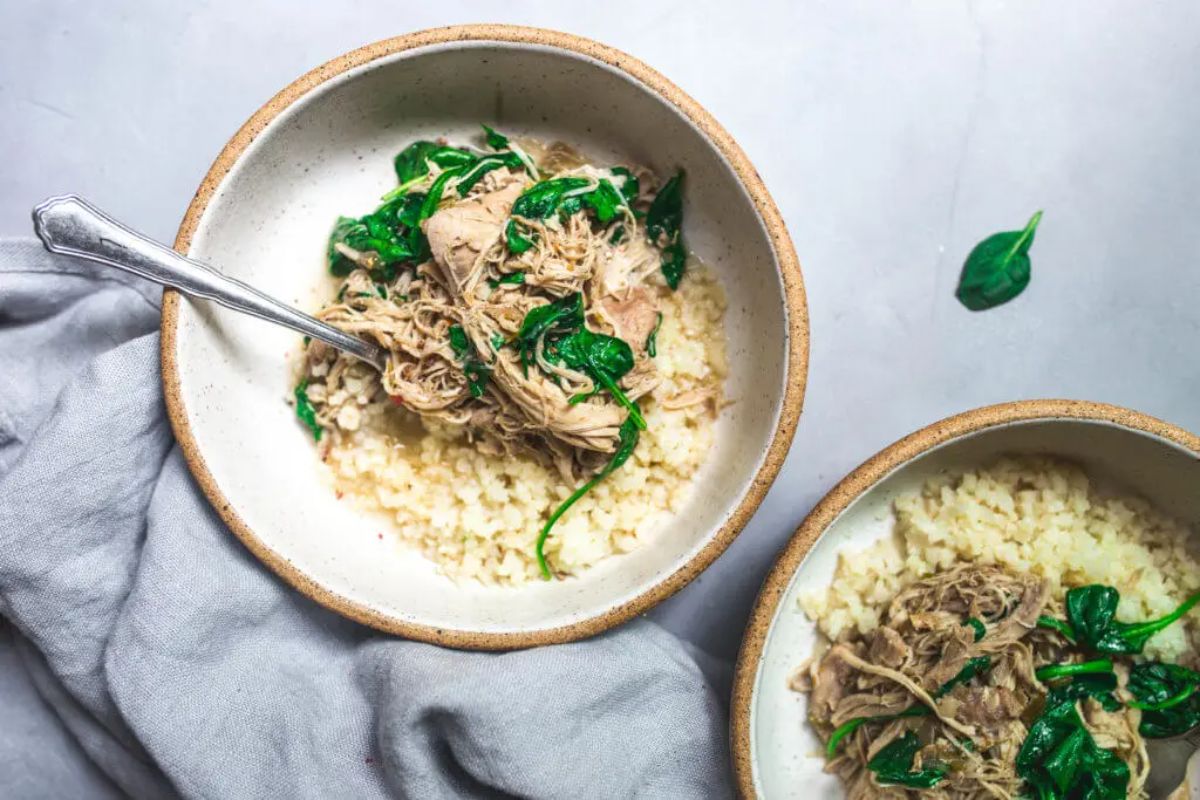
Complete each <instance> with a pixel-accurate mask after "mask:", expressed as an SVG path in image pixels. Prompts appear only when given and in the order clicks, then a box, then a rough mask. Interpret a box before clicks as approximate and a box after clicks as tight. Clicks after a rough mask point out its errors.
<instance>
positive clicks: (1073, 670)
mask: <svg viewBox="0 0 1200 800" xmlns="http://www.w3.org/2000/svg"><path fill="white" fill-rule="evenodd" d="M1112 671H1113V665H1112V661H1109V660H1108V659H1107V658H1100V659H1097V660H1095V661H1085V662H1084V663H1082V664H1051V665H1050V666H1047V667H1042V668H1041V669H1039V670H1037V671H1036V672H1035V673H1034V674H1035V675H1037V679H1038V680H1039V681H1043V682H1044V681H1052V680H1054V679H1055V678H1069V677H1072V676H1075V675H1095V674H1098V673H1109V672H1112Z"/></svg>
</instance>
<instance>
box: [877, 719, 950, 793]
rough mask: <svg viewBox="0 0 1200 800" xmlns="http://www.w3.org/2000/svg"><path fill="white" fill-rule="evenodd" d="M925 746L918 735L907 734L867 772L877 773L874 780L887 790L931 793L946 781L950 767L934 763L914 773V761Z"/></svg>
mask: <svg viewBox="0 0 1200 800" xmlns="http://www.w3.org/2000/svg"><path fill="white" fill-rule="evenodd" d="M922 746H923V745H922V744H921V739H920V737H919V736H917V734H916V732H914V731H907V732H906V733H905V734H904V735H903V736H901V737H900V738H898V739H896V740H895V741H894V742H892V743H891V744H889V745H888V746H887V747H884V748H883V749H882V750H880V751H879V752H878V753H877V754H876V755H875V757H874V758H872V759H871V760H870V761H869V762H867V768H868V769H870V770H871V771H872V772H874V773H875V779H876V780H877V781H879V783H880V784H882V785H884V786H907V787H909V788H911V789H930V788H932V787H934V786H936V785H937V784H938V782H940V781H941V780H942V778H945V777H946V773H947V771H948V767H946V766H945V765H944V764H937V763H932V764H926V765H925V766H923V767H922V768H921V769H919V770H917V771H915V772H914V771H913V759H914V758H916V755H917V753H918V751H920V749H921V747H922Z"/></svg>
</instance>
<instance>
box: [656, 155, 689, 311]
mask: <svg viewBox="0 0 1200 800" xmlns="http://www.w3.org/2000/svg"><path fill="white" fill-rule="evenodd" d="M682 228H683V171H682V170H681V171H680V172H679V173H677V174H676V175H675V177H673V178H671V179H670V180H669V181H667V182H666V183H665V184H663V187H662V188H661V189H659V190H658V194H656V195H655V196H654V200H653V201H652V202H651V203H650V210H649V211H648V212H647V213H646V235H647V236H649V237H650V241H651V243H653V244H655V245H657V246H658V247H660V248H662V252H663V258H662V274H663V278H664V279H666V281H667V285H668V286H670V287H671V288H672V289H678V288H679V281H680V280H682V279H683V270H684V266H685V265H686V262H687V249H686V248H685V247H684V244H683V232H682Z"/></svg>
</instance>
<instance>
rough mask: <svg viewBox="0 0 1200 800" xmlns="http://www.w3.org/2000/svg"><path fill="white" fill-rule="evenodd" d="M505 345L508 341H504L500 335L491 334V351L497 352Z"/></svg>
mask: <svg viewBox="0 0 1200 800" xmlns="http://www.w3.org/2000/svg"><path fill="white" fill-rule="evenodd" d="M507 343H508V340H507V339H505V338H504V337H503V336H502V335H500V334H498V333H493V334H492V349H493V350H499V349H500V348H501V347H504V345H506V344H507Z"/></svg>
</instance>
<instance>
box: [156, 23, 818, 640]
mask: <svg viewBox="0 0 1200 800" xmlns="http://www.w3.org/2000/svg"><path fill="white" fill-rule="evenodd" d="M460 42H461V43H483V42H498V43H503V44H516V45H526V46H535V47H546V48H551V49H556V50H560V51H565V52H566V53H567V54H568V55H571V56H577V57H578V56H583V57H584V58H590V59H593V60H596V61H599V62H602V64H604V65H607V66H608V67H610V68H612V69H614V70H616V71H618V72H620V73H623V74H624V75H625V76H626V77H628V78H631V79H632V80H633V81H634V82H636V83H638V84H639V85H641V87H642V88H643V89H645V90H647V91H649V92H651V93H653V94H655V95H657V96H658V97H659V98H660V99H661V100H663V101H665V102H666V103H668V104H669V105H671V106H673V107H674V108H675V109H676V110H677V111H678V112H680V113H681V114H682V115H683V116H684V117H685V118H686V119H687V120H688V121H689V122H690V123H691V124H693V125H695V126H696V127H697V128H698V129H699V130H700V132H701V133H702V134H703V135H704V136H705V138H707V139H708V141H709V142H710V143H711V144H712V145H713V146H714V147H715V148H716V149H717V151H718V152H719V154H720V155H721V156H722V157H723V158H724V159H725V160H726V162H727V163H728V164H729V165H730V166H731V167H732V169H733V171H734V174H735V176H736V177H737V179H738V181H739V182H740V183H741V185H742V186H743V188H744V189H745V191H746V192H747V194H748V195H749V197H750V199H751V201H752V202H753V204H754V206H755V211H756V213H757V215H758V217H759V219H760V220H762V223H763V225H764V227H765V229H766V232H767V234H768V238H769V240H770V244H771V248H772V253H773V256H774V259H775V262H776V265H777V269H778V271H779V274H780V277H781V279H782V282H783V294H784V304H785V312H786V316H787V331H788V348H787V353H786V355H787V374H786V380H785V383H784V394H783V398H782V401H781V403H780V408H779V416H778V421H777V422H776V424H775V430H774V432H773V434H772V438H771V441H770V444H769V445H768V447H767V450H766V453H765V455H764V457H763V460H762V463H761V465H760V466H759V468H758V470H757V471H756V473H755V474H754V476H753V479H752V480H751V482H750V485H749V488H748V489H747V490H746V492H745V494H744V495H743V496H742V498H741V499H740V501H739V502H738V504H737V505H736V507H734V509H733V510H732V512H731V513H730V514H729V515H728V517H727V518H726V520H725V522H724V523H723V524H722V525H721V527H720V528H719V529H718V530H717V531H716V533H715V534H714V535H713V536H712V538H711V539H710V540H709V541H708V543H707V544H706V545H705V546H704V547H702V548H701V549H700V550H699V551H697V552H696V553H695V554H694V555H693V556H692V557H691V558H690V559H688V560H687V561H686V562H685V563H683V564H682V565H680V566H679V567H677V568H676V569H675V570H674V571H673V572H671V573H669V574H667V575H664V576H662V577H661V578H659V579H658V580H656V581H654V582H653V583H651V584H649V585H648V586H646V587H645V588H643V589H642V590H641V591H640V592H639V593H638V594H637V595H636V596H635V597H633V598H632V599H630V600H628V601H626V602H624V603H622V604H620V605H617V606H614V607H612V608H608V609H606V610H604V611H603V612H601V613H599V614H596V615H594V616H591V617H588V618H586V619H580V620H577V621H575V622H573V623H571V624H568V625H562V626H558V627H554V628H543V629H536V630H528V631H509V632H502V633H497V632H487V631H471V630H466V629H453V630H449V629H445V628H438V627H435V626H432V625H424V624H420V623H415V622H409V621H406V620H403V619H400V618H398V617H394V616H391V615H389V614H386V613H383V612H380V611H378V610H376V609H373V608H370V607H369V606H367V605H365V604H363V603H359V602H356V601H353V600H351V599H349V598H346V597H343V596H342V595H340V594H338V593H336V592H333V591H331V590H329V589H327V588H325V587H324V586H322V585H321V584H320V583H318V582H317V581H316V580H314V579H313V578H311V577H310V576H308V575H307V574H305V573H303V572H302V571H300V570H299V569H297V568H296V567H295V566H294V565H293V564H292V563H291V562H290V561H289V560H288V559H287V558H286V557H284V556H283V555H282V554H280V553H277V552H276V551H274V550H272V549H271V548H269V547H267V546H266V544H265V543H264V542H263V541H262V540H261V539H259V538H258V537H257V536H256V535H255V533H254V531H253V530H251V528H250V526H249V525H247V524H246V522H245V521H244V520H243V519H242V518H241V517H240V516H239V514H238V512H237V510H236V509H235V508H234V506H233V504H232V503H231V502H230V500H229V499H228V498H227V497H226V495H225V493H224V491H223V490H222V489H221V487H220V486H219V485H218V483H217V481H216V479H215V478H214V476H213V474H212V472H211V471H210V470H209V468H208V466H207V464H206V463H205V460H204V456H203V454H202V453H201V452H200V448H199V445H198V443H197V441H196V438H195V436H194V435H193V433H192V430H191V428H190V426H189V423H188V414H187V409H186V407H185V405H184V400H183V396H182V393H181V389H180V381H179V368H178V364H177V362H176V332H177V327H178V322H179V317H178V314H179V300H180V296H179V294H178V293H177V292H175V291H172V290H167V291H166V292H165V293H164V295H163V302H162V338H161V342H160V359H161V367H162V382H163V395H164V399H165V402H166V408H167V416H168V418H169V419H170V422H171V428H172V430H173V431H174V433H175V438H176V441H178V442H179V446H180V449H181V450H182V451H183V456H184V459H185V461H186V462H187V465H188V468H189V469H190V471H191V473H192V475H193V476H194V477H195V479H196V482H197V483H198V484H199V485H200V488H201V490H202V491H203V492H204V494H205V496H206V497H207V498H208V500H209V502H210V503H211V504H212V506H213V508H214V509H216V511H217V513H218V515H220V517H221V519H222V520H223V521H224V522H225V524H226V525H228V526H229V529H230V530H231V531H233V533H234V535H235V536H237V538H238V539H239V540H240V541H241V542H242V544H243V545H245V546H246V548H247V549H248V550H250V552H251V553H253V554H254V556H255V557H256V558H258V560H259V561H261V562H262V563H263V564H265V565H266V566H267V567H268V568H269V569H270V570H271V571H272V572H274V573H275V574H276V575H278V576H279V577H280V578H282V579H283V580H284V581H285V582H286V583H288V584H289V585H291V586H292V587H293V588H294V589H296V590H297V591H299V592H300V593H301V594H303V595H305V596H307V597H308V598H310V599H312V600H314V601H315V602H317V603H319V604H320V605H322V606H324V607H326V608H328V609H330V610H332V611H335V612H337V613H339V614H341V615H343V616H345V617H348V618H350V619H353V620H355V621H357V622H360V623H362V624H364V625H367V626H370V627H372V628H375V629H378V630H380V631H384V632H386V633H392V634H398V635H400V636H404V637H407V638H409V639H416V640H419V641H423V642H429V643H431V644H438V645H443V646H448V647H456V648H462V649H473V650H499V649H511V648H522V647H532V646H537V645H546V644H559V643H564V642H570V641H575V640H577V639H582V638H586V637H589V636H594V635H596V634H598V633H601V632H603V631H605V630H608V629H609V628H612V627H614V626H616V625H619V624H621V623H623V622H625V621H627V620H629V619H631V618H632V617H634V616H635V615H637V614H641V613H643V612H645V611H647V610H649V609H650V608H651V607H652V606H654V605H656V604H658V603H660V602H661V601H663V600H665V599H666V598H668V597H670V596H671V595H673V594H675V593H676V592H677V591H679V590H680V589H682V588H683V587H684V586H686V585H687V584H688V583H689V582H691V580H692V579H693V578H695V577H696V576H697V575H699V574H700V573H701V572H703V571H704V569H706V568H707V567H708V566H709V565H710V564H711V563H712V562H713V561H714V560H715V559H716V558H717V556H719V555H720V554H721V553H722V552H724V550H725V549H726V548H727V547H728V546H729V545H730V543H732V541H733V540H734V539H735V538H736V537H737V536H738V534H739V533H741V531H742V529H743V528H744V527H745V525H746V523H747V522H748V521H749V520H750V518H751V516H753V514H754V512H755V511H756V510H757V509H758V506H759V504H760V503H761V502H762V500H763V498H764V496H765V495H766V493H767V489H768V488H770V486H771V484H772V483H773V482H774V480H775V477H776V475H778V473H779V470H780V468H781V467H782V465H783V462H784V459H785V458H786V457H787V454H788V450H789V448H790V445H791V442H792V438H793V436H794V435H795V431H796V426H797V424H798V421H799V418H800V411H801V407H802V405H803V400H804V389H805V384H806V380H807V374H808V350H809V345H808V337H809V330H808V309H807V304H806V300H805V292H804V283H803V279H802V277H801V273H800V262H799V258H798V257H797V255H796V251H795V248H794V247H793V245H792V241H791V238H790V236H789V234H788V232H787V228H786V226H785V224H784V221H783V218H782V216H781V214H780V213H779V209H778V208H777V207H776V205H775V202H774V200H773V199H772V198H771V195H770V194H769V192H768V191H767V188H766V186H765V185H764V184H763V182H762V179H761V178H760V177H759V175H758V172H757V171H756V170H755V169H754V167H753V166H752V165H751V163H750V161H749V159H748V158H747V157H746V155H745V153H744V152H743V151H742V149H741V147H740V146H738V144H737V143H736V142H735V141H734V139H733V137H732V136H730V135H729V133H727V132H726V131H725V129H724V128H723V127H722V126H721V125H720V124H719V123H718V122H717V121H716V119H715V118H714V117H713V116H712V115H711V114H710V113H709V112H708V111H706V110H705V109H704V108H703V107H702V106H701V105H700V104H699V103H697V102H696V101H695V100H693V99H692V98H691V97H690V96H688V95H687V94H685V93H684V92H683V91H682V90H680V89H679V88H678V87H677V86H675V84H673V83H672V82H671V81H669V80H668V79H667V78H665V77H664V76H663V75H661V74H660V73H659V72H657V71H656V70H654V69H652V68H651V67H649V66H647V65H646V64H644V63H643V62H642V61H640V60H639V59H636V58H634V57H633V56H630V55H628V54H626V53H624V52H622V51H620V50H617V49H615V48H612V47H609V46H607V45H604V44H601V43H599V42H595V41H592V40H590V39H585V38H583V37H580V36H575V35H573V34H568V33H561V32H558V31H551V30H545V29H541V28H531V27H524V26H516V25H490V24H489V25H455V26H449V27H443V28H432V29H428V30H422V31H416V32H413V33H408V34H404V35H401V36H397V37H394V38H390V39H384V40H382V41H378V42H373V43H371V44H367V45H364V46H363V47H359V48H357V49H355V50H352V51H350V52H348V53H345V54H343V55H340V56H337V57H336V58H333V59H332V60H330V61H327V62H326V63H324V64H322V65H321V66H318V67H316V68H315V69H312V70H310V71H309V72H307V73H305V74H304V75H302V76H301V77H299V78H297V79H296V80H295V81H293V82H292V83H291V84H289V85H288V86H287V87H285V88H284V89H282V90H281V91H280V92H279V93H278V94H276V95H275V96H274V97H272V98H271V99H270V100H268V101H267V102H266V103H265V104H264V105H263V106H262V107H261V108H259V109H258V111H256V112H255V113H254V114H253V115H252V116H251V117H250V118H249V120H247V121H246V123H245V124H243V125H242V127H241V128H240V129H239V130H238V131H237V132H236V133H235V134H234V135H233V137H232V138H231V139H230V140H229V141H228V142H227V143H226V144H225V146H224V147H223V148H222V150H221V152H220V154H219V155H218V156H217V158H216V160H215V161H214V162H213V164H212V166H211V167H210V168H209V170H208V173H207V174H206V175H205V176H204V179H203V180H202V181H201V183H200V187H199V188H198V189H197V190H196V194H195V196H194V197H193V198H192V201H191V203H190V204H189V205H188V208H187V211H186V213H185V214H184V217H183V220H182V222H181V223H180V225H179V231H178V233H177V234H176V237H175V242H174V249H175V250H176V251H178V252H179V253H182V254H186V253H187V251H188V249H189V247H190V245H191V242H192V237H193V235H194V234H195V232H196V229H197V227H198V225H199V223H200V219H201V217H202V216H203V214H204V212H205V209H206V208H207V207H208V203H209V201H210V200H211V199H212V197H213V195H214V194H215V192H216V190H217V188H218V187H219V185H220V183H221V181H222V180H223V179H224V178H225V176H226V175H227V174H228V173H229V171H230V170H231V169H232V168H233V166H234V164H235V163H236V162H237V161H238V159H239V158H240V157H241V155H242V154H243V153H244V152H245V150H246V148H247V147H248V146H249V145H250V143H251V142H253V141H254V140H255V139H256V138H257V137H258V135H259V134H261V133H262V132H263V130H264V129H265V128H266V127H267V126H268V125H269V124H270V123H271V122H272V121H273V120H274V119H275V118H276V117H277V116H279V115H280V114H281V113H282V112H283V111H284V110H286V109H287V108H288V107H290V106H291V105H292V104H293V103H294V102H296V101H297V100H299V99H300V98H302V97H304V96H305V95H307V94H308V93H309V92H310V91H312V90H314V89H316V88H317V87H319V86H321V85H322V84H324V83H325V82H327V81H329V80H331V79H333V78H336V77H338V76H340V75H342V74H343V73H345V72H347V71H348V70H351V69H354V68H357V67H360V66H363V65H365V64H369V63H371V62H373V61H376V60H379V59H382V58H386V57H389V56H393V55H396V54H398V53H403V52H407V51H412V50H417V49H420V48H425V47H430V46H435V45H444V44H453V43H460Z"/></svg>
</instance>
